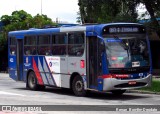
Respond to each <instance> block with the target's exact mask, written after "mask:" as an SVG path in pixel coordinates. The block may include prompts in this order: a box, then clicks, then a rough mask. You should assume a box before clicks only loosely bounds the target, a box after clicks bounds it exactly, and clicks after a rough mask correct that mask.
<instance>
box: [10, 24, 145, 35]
mask: <svg viewBox="0 0 160 114" xmlns="http://www.w3.org/2000/svg"><path fill="white" fill-rule="evenodd" d="M110 25H142V24H139V23H108V24H96V25H94V24H93V25H83V26H82V25H77V26H70V27H59V28H44V29H37V28H31V29H29V30H19V31H11V32H9V36H19V35H20V36H24V35H36V34H50V33H61V32H75V31H86V32H96V33H99V31H100V30H102V29H103V27H105V26H110Z"/></svg>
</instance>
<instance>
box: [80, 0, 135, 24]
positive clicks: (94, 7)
mask: <svg viewBox="0 0 160 114" xmlns="http://www.w3.org/2000/svg"><path fill="white" fill-rule="evenodd" d="M78 5H79V10H80V15H79V16H80V17H81V20H82V23H106V22H117V21H123V22H124V21H125V22H135V21H136V18H137V16H138V15H137V12H136V10H135V8H134V7H135V5H136V4H133V3H132V2H130V1H127V0H98V1H97V0H79V3H78Z"/></svg>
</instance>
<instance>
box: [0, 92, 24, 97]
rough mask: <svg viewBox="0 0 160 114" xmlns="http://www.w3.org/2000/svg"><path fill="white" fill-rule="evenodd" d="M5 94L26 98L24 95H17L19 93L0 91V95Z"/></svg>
mask: <svg viewBox="0 0 160 114" xmlns="http://www.w3.org/2000/svg"><path fill="white" fill-rule="evenodd" d="M1 94H3V95H17V96H25V95H22V94H17V93H11V92H5V91H0V95H1Z"/></svg>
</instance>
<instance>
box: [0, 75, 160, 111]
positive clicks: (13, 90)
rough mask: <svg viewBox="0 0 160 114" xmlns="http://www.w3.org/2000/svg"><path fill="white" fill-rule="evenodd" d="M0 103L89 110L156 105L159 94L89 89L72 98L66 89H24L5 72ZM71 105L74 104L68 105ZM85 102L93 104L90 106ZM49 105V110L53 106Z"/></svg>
mask: <svg viewBox="0 0 160 114" xmlns="http://www.w3.org/2000/svg"><path fill="white" fill-rule="evenodd" d="M0 105H20V106H22V105H43V106H46V105H50V106H51V105H55V106H54V108H55V107H56V108H57V110H61V109H62V107H63V106H62V105H66V106H67V107H63V109H62V110H81V109H82V110H90V111H92V110H105V109H104V108H106V107H104V106H105V105H108V108H109V109H110V108H111V107H110V106H109V105H115V106H116V105H119V106H131V105H134V107H136V106H137V105H160V95H155V94H140V93H124V94H123V95H122V96H113V95H112V94H110V93H95V92H91V93H90V94H89V95H88V96H87V97H76V96H75V95H74V94H73V93H72V91H70V90H68V89H58V88H46V90H44V91H31V90H27V89H26V88H25V83H23V82H16V81H14V80H12V79H10V78H9V75H8V74H4V73H1V74H0ZM57 105H61V108H58V107H57ZM71 105H77V106H74V107H72V106H71ZM84 105H87V106H84ZM89 105H94V106H93V107H90V106H89ZM80 106H81V107H80ZM96 106H98V107H96ZM48 107H49V106H48ZM71 107H72V108H71ZM50 108H51V109H53V106H51V107H50ZM159 108H160V106H159ZM111 110H112V109H111ZM0 113H1V112H0Z"/></svg>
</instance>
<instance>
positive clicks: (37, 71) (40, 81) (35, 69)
mask: <svg viewBox="0 0 160 114" xmlns="http://www.w3.org/2000/svg"><path fill="white" fill-rule="evenodd" d="M33 69H34V71H35V74H36V77H37V80H38V84H40V85H44V84H43V80H42V77H41V75H40V72H39V70H38V67H37V65H36V62H35V60H34V58H33Z"/></svg>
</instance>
